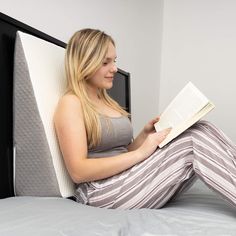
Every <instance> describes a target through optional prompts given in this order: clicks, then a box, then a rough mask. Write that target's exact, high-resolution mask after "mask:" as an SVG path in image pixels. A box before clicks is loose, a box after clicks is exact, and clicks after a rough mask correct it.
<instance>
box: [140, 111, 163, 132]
mask: <svg viewBox="0 0 236 236" xmlns="http://www.w3.org/2000/svg"><path fill="white" fill-rule="evenodd" d="M159 120H160V116H157V117H155V118H154V119H152V120H150V121H149V122H148V123H147V124H146V125H145V126H144V128H143V131H144V133H145V134H146V135H148V134H151V133H154V132H155V127H154V124H155V123H156V122H158V121H159Z"/></svg>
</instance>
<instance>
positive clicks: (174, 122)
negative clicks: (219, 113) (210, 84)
mask: <svg viewBox="0 0 236 236" xmlns="http://www.w3.org/2000/svg"><path fill="white" fill-rule="evenodd" d="M214 107H215V106H214V104H213V103H212V102H211V101H209V99H208V98H207V97H206V96H205V95H204V94H203V93H202V92H201V91H199V89H197V88H196V87H195V86H194V85H193V83H192V82H188V84H187V85H186V86H185V87H184V88H183V89H182V90H181V91H180V92H179V93H178V94H177V96H176V97H175V98H174V99H173V100H172V102H171V103H170V104H169V106H168V107H167V108H166V109H165V110H164V112H163V113H162V114H161V116H160V120H159V121H158V122H157V123H155V125H154V126H155V129H156V131H157V132H158V131H161V130H163V129H166V128H169V127H171V128H172V130H171V131H170V133H169V134H168V136H167V137H166V138H165V139H164V140H163V141H162V142H161V143H160V145H159V147H160V148H162V147H163V146H165V145H166V144H167V143H169V142H170V141H171V140H172V139H174V138H175V137H177V136H178V135H179V134H181V133H182V132H183V131H185V130H186V129H187V128H189V127H190V126H191V125H193V124H194V123H196V122H197V121H198V120H200V119H201V118H202V117H203V116H205V115H206V114H207V113H208V112H209V111H211V110H212V109H213V108H214Z"/></svg>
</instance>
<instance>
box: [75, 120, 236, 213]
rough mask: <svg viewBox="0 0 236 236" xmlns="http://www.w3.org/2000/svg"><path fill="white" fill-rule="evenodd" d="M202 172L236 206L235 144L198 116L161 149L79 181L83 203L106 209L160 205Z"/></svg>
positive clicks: (215, 189) (78, 190) (211, 185)
mask: <svg viewBox="0 0 236 236" xmlns="http://www.w3.org/2000/svg"><path fill="white" fill-rule="evenodd" d="M196 177H199V178H200V179H201V180H202V181H204V183H205V184H206V185H208V186H209V187H210V188H211V189H213V190H214V191H216V192H218V193H219V194H220V195H221V196H222V197H223V198H224V199H226V200H228V201H229V202H230V203H232V204H233V205H234V206H236V146H235V144H234V143H232V141H231V140H230V139H229V138H228V137H226V136H225V134H224V133H223V132H222V131H220V130H219V129H218V128H216V127H215V126H213V125H212V124H211V123H209V122H207V121H199V122H198V123H196V124H194V125H193V126H192V127H190V128H189V129H187V130H186V131H185V132H184V133H182V134H181V135H180V136H178V137H177V138H176V139H174V140H172V142H170V143H169V144H167V145H166V146H165V147H163V148H162V149H159V148H158V149H157V150H156V151H155V152H154V153H153V154H152V155H151V156H150V157H149V158H147V159H146V160H144V161H143V162H141V163H138V164H136V165H134V166H133V167H131V168H130V169H128V170H126V171H123V172H122V173H120V174H118V175H115V176H112V177H110V178H107V179H104V180H99V181H94V182H89V183H83V184H79V185H78V188H77V190H76V194H75V198H76V200H77V201H78V202H81V203H84V204H88V205H91V206H96V207H103V208H120V209H133V208H156V209H157V208H161V207H163V206H164V205H165V204H166V203H167V202H168V201H170V200H171V199H173V198H174V197H176V195H177V194H179V193H180V192H183V190H185V189H186V188H187V187H188V186H190V185H191V183H193V182H194V179H196Z"/></svg>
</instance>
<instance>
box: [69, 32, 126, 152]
mask: <svg viewBox="0 0 236 236" xmlns="http://www.w3.org/2000/svg"><path fill="white" fill-rule="evenodd" d="M109 43H112V44H113V45H114V46H115V42H114V40H113V39H112V38H111V36H109V35H107V34H105V33H104V32H102V31H100V30H95V29H83V30H80V31H77V32H76V33H75V34H74V35H73V36H72V37H71V39H70V40H69V42H68V44H67V47H66V55H65V70H66V78H67V92H68V93H73V94H75V95H76V96H77V97H78V98H79V99H80V102H81V105H82V110H83V116H84V122H85V129H86V133H87V141H88V147H89V148H92V147H94V146H97V145H98V144H99V143H100V141H101V125H100V119H99V114H98V112H97V111H96V109H95V107H94V105H93V103H92V101H91V99H90V98H89V96H88V94H87V89H86V83H87V82H86V80H87V79H88V78H91V77H92V76H93V74H94V73H95V72H96V71H97V70H98V69H99V68H100V67H101V66H102V63H103V60H104V58H105V56H106V54H107V51H108V46H109ZM98 96H99V98H100V99H102V101H103V102H104V103H105V104H106V105H108V106H109V107H111V108H113V109H115V110H116V111H118V112H120V113H121V114H122V115H125V116H128V115H129V114H128V113H127V112H126V111H125V110H124V109H123V108H122V107H121V106H120V105H119V104H118V103H117V102H116V101H114V100H113V99H112V98H111V97H110V96H109V95H108V94H107V92H106V90H105V89H99V91H98Z"/></svg>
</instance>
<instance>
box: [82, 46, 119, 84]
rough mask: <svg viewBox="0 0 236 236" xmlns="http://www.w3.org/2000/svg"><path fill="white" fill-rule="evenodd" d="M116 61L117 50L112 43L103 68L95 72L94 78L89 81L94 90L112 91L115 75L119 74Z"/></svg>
mask: <svg viewBox="0 0 236 236" xmlns="http://www.w3.org/2000/svg"><path fill="white" fill-rule="evenodd" d="M115 60H116V49H115V47H114V45H113V44H112V43H110V44H109V46H108V51H107V54H106V56H105V58H104V60H103V64H102V66H101V67H100V68H99V69H98V70H97V71H96V72H95V74H94V75H93V77H92V78H90V79H88V80H87V83H88V85H89V86H90V87H92V88H94V89H98V88H99V89H110V88H111V87H112V85H113V80H114V75H115V73H116V72H117V67H116V64H115V63H116V61H115Z"/></svg>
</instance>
